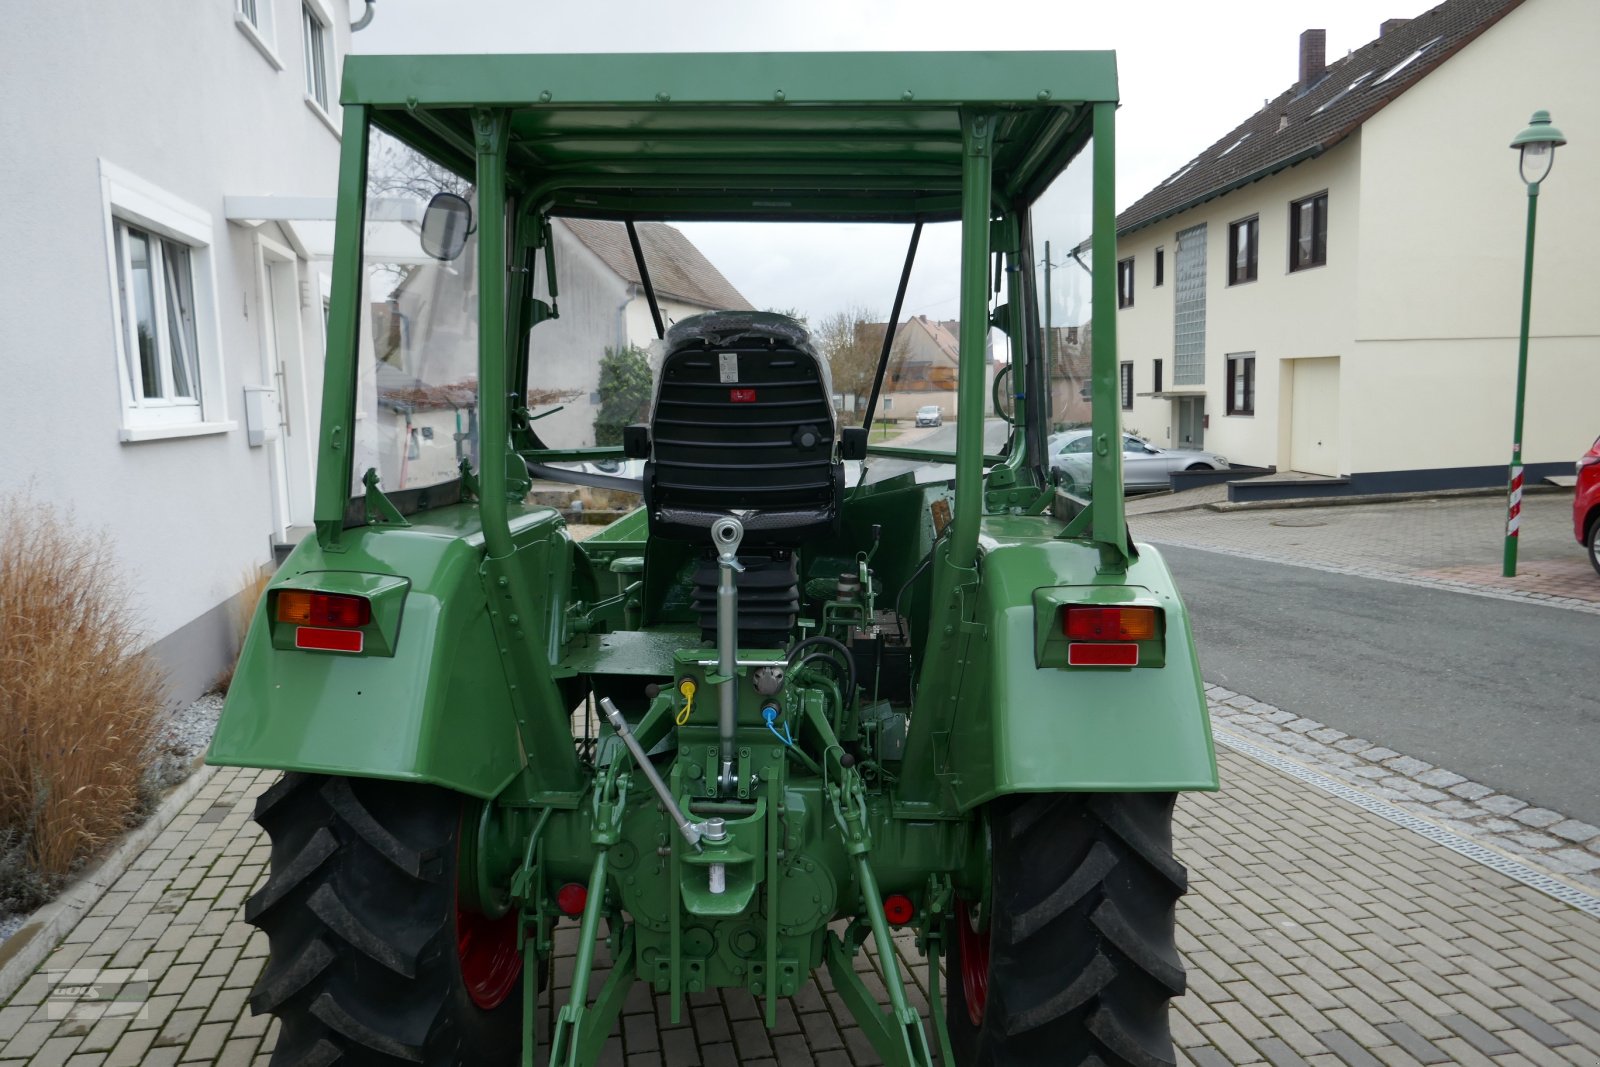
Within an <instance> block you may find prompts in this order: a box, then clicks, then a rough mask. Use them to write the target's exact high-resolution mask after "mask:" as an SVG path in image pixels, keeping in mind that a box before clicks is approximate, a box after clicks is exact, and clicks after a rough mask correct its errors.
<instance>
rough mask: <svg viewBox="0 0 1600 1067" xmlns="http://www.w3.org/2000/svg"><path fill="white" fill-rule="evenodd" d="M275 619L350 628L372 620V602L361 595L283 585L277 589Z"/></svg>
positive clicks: (363, 624)
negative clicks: (286, 587)
mask: <svg viewBox="0 0 1600 1067" xmlns="http://www.w3.org/2000/svg"><path fill="white" fill-rule="evenodd" d="M278 621H279V622H287V623H294V624H296V625H301V626H331V627H336V628H341V629H346V630H354V629H356V628H358V627H361V626H365V625H366V624H367V623H369V622H371V621H372V603H371V602H370V601H368V600H367V598H366V597H363V596H342V595H340V594H338V593H309V592H306V591H304V590H301V589H283V590H279V592H278Z"/></svg>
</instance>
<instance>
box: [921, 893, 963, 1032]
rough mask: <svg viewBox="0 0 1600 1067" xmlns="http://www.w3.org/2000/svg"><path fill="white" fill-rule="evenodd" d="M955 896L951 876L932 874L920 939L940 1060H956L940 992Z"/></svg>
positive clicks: (930, 1013)
mask: <svg viewBox="0 0 1600 1067" xmlns="http://www.w3.org/2000/svg"><path fill="white" fill-rule="evenodd" d="M954 896H955V890H954V889H953V888H952V887H951V885H950V879H949V878H948V877H946V876H945V875H941V874H935V875H930V876H929V878H928V894H927V903H926V904H925V905H924V906H923V909H922V914H923V915H924V916H926V920H925V922H926V925H925V927H924V929H923V933H922V936H921V937H920V938H919V939H918V940H919V941H920V944H921V948H922V953H923V957H924V958H925V959H926V960H927V961H928V1014H929V1015H930V1016H932V1022H933V1036H934V1040H935V1041H936V1042H937V1044H938V1046H939V1062H940V1063H955V1062H956V1055H955V1051H954V1050H953V1049H952V1048H951V1047H950V1024H949V1021H948V1020H947V1019H945V1017H944V998H943V996H942V995H941V994H940V992H939V961H940V960H942V959H943V958H944V954H945V953H944V929H943V920H944V915H945V912H947V911H948V910H949V909H950V902H951V900H952V898H954Z"/></svg>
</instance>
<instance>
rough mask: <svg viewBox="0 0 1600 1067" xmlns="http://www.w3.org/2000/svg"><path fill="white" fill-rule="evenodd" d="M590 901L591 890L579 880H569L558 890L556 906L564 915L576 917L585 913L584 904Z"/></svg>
mask: <svg viewBox="0 0 1600 1067" xmlns="http://www.w3.org/2000/svg"><path fill="white" fill-rule="evenodd" d="M588 903H589V890H588V889H587V888H586V887H584V886H581V885H579V884H578V883H577V882H568V883H567V884H566V885H564V886H562V887H561V888H560V889H557V890H556V907H558V908H560V909H561V914H563V915H571V916H573V917H574V918H576V917H577V916H579V915H582V914H583V908H584V905H586V904H588Z"/></svg>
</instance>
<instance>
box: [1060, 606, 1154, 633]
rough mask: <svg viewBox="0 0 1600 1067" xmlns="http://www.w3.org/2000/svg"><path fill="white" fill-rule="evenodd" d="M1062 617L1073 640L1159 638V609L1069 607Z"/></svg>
mask: <svg viewBox="0 0 1600 1067" xmlns="http://www.w3.org/2000/svg"><path fill="white" fill-rule="evenodd" d="M1062 615H1063V617H1064V621H1063V622H1062V627H1063V629H1064V630H1065V631H1066V635H1067V639H1068V640H1069V641H1149V640H1150V639H1151V638H1153V637H1155V635H1156V610H1155V608H1138V607H1129V608H1121V607H1118V608H1101V607H1068V608H1067V610H1066V611H1065V612H1063V613H1062Z"/></svg>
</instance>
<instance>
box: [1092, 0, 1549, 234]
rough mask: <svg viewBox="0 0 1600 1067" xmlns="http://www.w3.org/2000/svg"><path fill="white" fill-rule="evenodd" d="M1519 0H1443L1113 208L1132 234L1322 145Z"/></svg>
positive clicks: (1122, 228)
mask: <svg viewBox="0 0 1600 1067" xmlns="http://www.w3.org/2000/svg"><path fill="white" fill-rule="evenodd" d="M1521 3H1523V0H1445V2H1444V3H1442V4H1440V5H1439V6H1437V7H1435V8H1433V9H1432V10H1430V11H1427V12H1425V13H1424V14H1421V15H1418V16H1417V17H1416V18H1414V19H1410V20H1409V21H1405V22H1403V23H1401V24H1400V25H1394V23H1395V22H1397V21H1399V20H1391V21H1390V23H1388V24H1386V25H1387V26H1388V30H1387V32H1386V33H1384V34H1383V35H1382V36H1380V37H1378V38H1377V39H1375V40H1372V41H1369V42H1368V43H1366V44H1364V45H1362V46H1361V47H1360V48H1358V49H1356V50H1355V51H1354V52H1352V53H1351V54H1350V55H1348V56H1346V57H1344V58H1343V59H1340V60H1338V61H1336V62H1333V63H1330V64H1328V68H1327V73H1326V74H1325V76H1324V77H1323V78H1322V79H1321V80H1319V81H1318V82H1316V84H1314V85H1312V86H1311V87H1310V89H1309V91H1305V92H1302V91H1301V87H1300V86H1299V84H1298V83H1297V84H1295V85H1291V86H1290V87H1289V88H1288V89H1287V90H1286V91H1284V92H1282V93H1280V94H1278V96H1277V97H1276V98H1275V99H1273V100H1269V101H1268V102H1267V103H1266V104H1265V105H1264V106H1263V107H1262V109H1261V110H1260V111H1258V112H1256V113H1255V114H1254V115H1251V116H1250V117H1249V118H1248V119H1246V120H1245V121H1244V122H1242V123H1240V124H1239V125H1238V126H1236V127H1234V128H1233V129H1232V130H1231V131H1229V132H1228V134H1227V135H1226V136H1225V137H1222V138H1221V139H1219V140H1218V141H1217V142H1216V143H1215V144H1213V145H1211V146H1210V147H1209V148H1207V149H1206V150H1205V151H1204V152H1201V153H1200V154H1199V155H1198V156H1196V157H1195V158H1194V159H1192V160H1190V161H1189V162H1188V163H1185V164H1184V165H1183V166H1182V167H1180V168H1178V170H1177V172H1176V173H1174V174H1173V175H1172V176H1171V177H1169V178H1168V179H1167V180H1166V181H1164V182H1162V183H1161V184H1160V185H1158V186H1156V187H1155V188H1154V189H1151V190H1150V191H1149V192H1147V193H1145V194H1144V196H1142V197H1140V198H1139V199H1138V200H1137V201H1135V202H1134V203H1133V205H1132V206H1130V207H1129V208H1128V209H1127V210H1126V211H1123V212H1122V213H1121V214H1120V215H1118V216H1117V232H1118V233H1119V234H1126V233H1131V232H1133V231H1134V230H1138V229H1142V228H1143V227H1145V226H1149V225H1151V224H1152V223H1155V222H1159V221H1160V220H1161V219H1164V218H1168V217H1170V216H1172V215H1176V214H1178V213H1179V212H1181V211H1186V210H1188V209H1189V208H1191V207H1194V206H1196V205H1198V204H1201V203H1204V202H1205V201H1207V200H1212V199H1215V198H1216V197H1219V196H1222V195H1223V194H1224V193H1228V192H1231V191H1232V190H1234V189H1237V188H1239V187H1240V186H1242V185H1246V184H1248V183H1250V182H1253V181H1257V180H1259V179H1261V178H1265V177H1266V176H1267V175H1269V174H1273V173H1275V172H1277V171H1280V170H1283V169H1285V168H1287V167H1290V166H1293V165H1294V164H1296V163H1299V162H1301V161H1302V160H1306V159H1310V158H1312V157H1314V156H1318V155H1321V154H1322V153H1323V152H1326V151H1328V150H1329V149H1330V148H1332V147H1333V146H1334V145H1336V144H1338V143H1339V142H1341V141H1343V140H1344V139H1345V138H1347V137H1349V136H1350V135H1351V134H1352V133H1354V132H1355V131H1356V130H1357V129H1359V128H1360V126H1361V124H1362V123H1363V122H1365V121H1366V120H1367V119H1369V118H1371V117H1372V116H1373V115H1375V114H1377V113H1378V112H1379V111H1380V110H1382V109H1383V107H1384V106H1385V105H1387V104H1388V103H1389V101H1391V100H1393V99H1394V98H1395V97H1397V96H1399V95H1400V94H1401V93H1403V92H1405V91H1406V90H1407V89H1409V88H1411V86H1413V85H1415V84H1416V83H1417V82H1418V81H1420V80H1421V79H1422V78H1423V77H1425V76H1426V75H1427V74H1428V72H1429V71H1431V70H1433V69H1434V68H1435V67H1437V66H1439V65H1440V64H1441V63H1443V62H1444V61H1445V60H1446V59H1449V58H1450V57H1451V56H1452V55H1454V54H1455V53H1456V52H1458V51H1460V50H1461V49H1462V48H1463V47H1465V46H1466V45H1467V44H1468V43H1469V42H1471V41H1472V40H1473V39H1474V38H1476V37H1477V36H1478V35H1479V34H1481V33H1482V32H1483V31H1484V30H1487V29H1488V28H1489V27H1490V26H1493V25H1494V24H1495V23H1496V22H1498V21H1500V19H1501V18H1503V17H1504V16H1505V15H1506V13H1507V12H1509V11H1511V10H1512V9H1513V8H1515V7H1517V6H1518V5H1520V4H1521Z"/></svg>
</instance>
